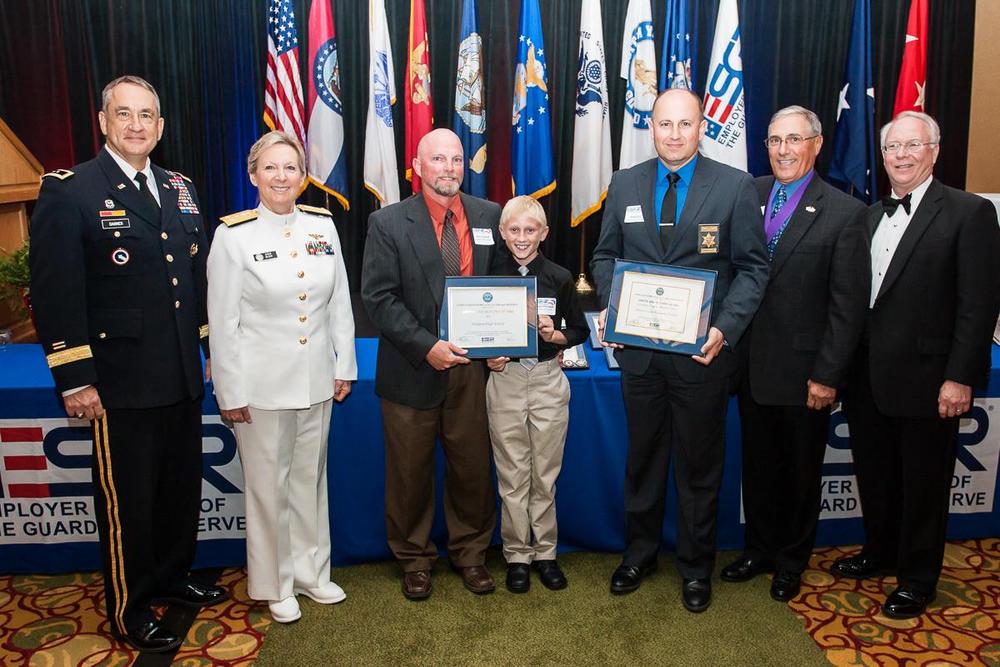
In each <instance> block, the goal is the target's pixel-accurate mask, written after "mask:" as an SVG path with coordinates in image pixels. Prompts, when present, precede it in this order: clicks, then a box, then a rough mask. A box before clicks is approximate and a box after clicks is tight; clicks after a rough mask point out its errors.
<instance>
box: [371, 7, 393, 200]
mask: <svg viewBox="0 0 1000 667" xmlns="http://www.w3.org/2000/svg"><path fill="white" fill-rule="evenodd" d="M394 81H395V74H394V73H393V69H392V48H391V46H390V44H389V28H388V24H387V22H386V19H385V4H384V0H368V120H367V123H366V124H365V187H366V188H368V190H370V191H371V193H372V194H373V195H375V197H376V198H377V199H378V201H379V206H386V205H387V204H395V203H396V202H398V201H399V171H398V170H397V168H396V139H395V137H393V134H392V105H393V104H395V103H396V84H395V83H394Z"/></svg>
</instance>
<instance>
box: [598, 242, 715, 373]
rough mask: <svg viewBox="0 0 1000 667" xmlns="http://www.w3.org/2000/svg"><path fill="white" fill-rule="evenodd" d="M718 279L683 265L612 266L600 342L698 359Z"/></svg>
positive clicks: (705, 335) (709, 273)
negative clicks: (608, 297) (689, 355)
mask: <svg viewBox="0 0 1000 667" xmlns="http://www.w3.org/2000/svg"><path fill="white" fill-rule="evenodd" d="M716 275H717V274H716V272H715V271H708V270H704V269H692V268H689V267H683V266H670V265H666V264H652V263H646V262H626V261H622V260H618V261H616V262H615V269H614V274H613V277H612V282H611V298H610V300H609V303H608V317H607V323H606V325H605V330H604V340H606V341H608V342H612V343H621V344H623V345H633V346H637V347H645V348H649V349H653V350H660V351H664V352H678V353H682V354H700V353H701V346H702V345H703V344H704V343H705V340H706V337H707V335H708V322H709V318H710V316H711V309H712V294H713V293H714V291H715V279H716Z"/></svg>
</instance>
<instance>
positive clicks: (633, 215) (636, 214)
mask: <svg viewBox="0 0 1000 667" xmlns="http://www.w3.org/2000/svg"><path fill="white" fill-rule="evenodd" d="M625 222H627V223H628V222H645V219H644V218H643V217H642V206H639V205H635V206H626V207H625Z"/></svg>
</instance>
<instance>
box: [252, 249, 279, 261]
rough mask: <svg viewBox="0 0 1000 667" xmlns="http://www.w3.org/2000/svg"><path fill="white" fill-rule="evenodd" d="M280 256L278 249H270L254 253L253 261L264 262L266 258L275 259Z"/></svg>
mask: <svg viewBox="0 0 1000 667" xmlns="http://www.w3.org/2000/svg"><path fill="white" fill-rule="evenodd" d="M277 256H278V252H277V251H276V250H268V251H267V252H258V253H254V256H253V261H255V262H263V261H264V260H265V259H275V258H276V257H277Z"/></svg>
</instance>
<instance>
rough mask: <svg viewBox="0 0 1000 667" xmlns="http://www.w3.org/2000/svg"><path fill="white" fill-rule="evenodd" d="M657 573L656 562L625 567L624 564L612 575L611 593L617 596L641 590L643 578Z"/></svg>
mask: <svg viewBox="0 0 1000 667" xmlns="http://www.w3.org/2000/svg"><path fill="white" fill-rule="evenodd" d="M655 571H656V561H653V562H652V563H647V564H646V565H642V566H636V565H625V564H624V563H622V564H621V565H619V566H618V569H616V570H615V571H614V574H612V575H611V592H612V593H614V594H615V595H624V594H625V593H631V592H632V591H634V590H635V589H637V588H639V584H641V583H642V578H643V577H647V576H649V575H650V574H652V573H653V572H655Z"/></svg>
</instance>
